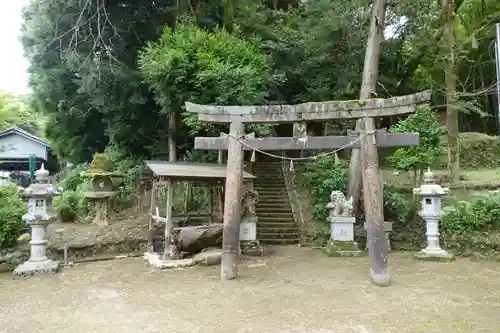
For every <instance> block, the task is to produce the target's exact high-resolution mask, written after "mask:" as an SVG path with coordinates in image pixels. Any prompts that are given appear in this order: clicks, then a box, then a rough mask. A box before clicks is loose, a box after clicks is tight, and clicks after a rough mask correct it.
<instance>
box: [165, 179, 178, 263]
mask: <svg viewBox="0 0 500 333" xmlns="http://www.w3.org/2000/svg"><path fill="white" fill-rule="evenodd" d="M172 183H173V182H172V179H171V178H170V177H168V178H167V206H166V208H167V211H166V219H167V222H166V223H165V253H164V257H165V260H167V259H170V253H171V248H170V247H171V245H172V244H171V241H172V229H173V227H174V226H173V220H172V200H173V194H174V193H173V189H174V188H173V186H172V185H173V184H172ZM172 259H176V258H172Z"/></svg>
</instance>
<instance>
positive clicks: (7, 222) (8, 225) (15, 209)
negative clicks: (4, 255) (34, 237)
mask: <svg viewBox="0 0 500 333" xmlns="http://www.w3.org/2000/svg"><path fill="white" fill-rule="evenodd" d="M26 210H27V207H26V204H25V203H24V202H23V200H22V199H21V197H20V196H19V194H18V188H17V186H5V187H0V249H4V248H7V247H10V246H12V245H14V244H15V243H16V240H17V238H18V237H19V236H20V235H21V234H22V233H23V232H25V231H26V229H27V226H26V224H25V223H24V222H23V221H22V219H21V218H22V216H23V215H24V214H26Z"/></svg>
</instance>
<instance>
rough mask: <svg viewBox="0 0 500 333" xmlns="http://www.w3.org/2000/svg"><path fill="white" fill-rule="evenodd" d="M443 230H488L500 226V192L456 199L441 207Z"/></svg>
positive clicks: (463, 231) (464, 231)
mask: <svg viewBox="0 0 500 333" xmlns="http://www.w3.org/2000/svg"><path fill="white" fill-rule="evenodd" d="M441 225H442V228H443V231H445V232H447V233H449V234H466V233H472V232H488V231H495V230H498V228H499V227H500V193H490V194H485V195H481V196H477V197H475V198H473V199H472V200H470V201H458V202H456V203H455V204H454V205H451V206H448V207H445V208H444V209H443V218H442V224H441Z"/></svg>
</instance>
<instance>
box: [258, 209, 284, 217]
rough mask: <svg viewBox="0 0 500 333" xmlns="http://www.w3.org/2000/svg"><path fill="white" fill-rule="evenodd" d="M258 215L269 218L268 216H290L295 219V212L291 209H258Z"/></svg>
mask: <svg viewBox="0 0 500 333" xmlns="http://www.w3.org/2000/svg"><path fill="white" fill-rule="evenodd" d="M257 216H258V217H259V219H263V218H268V217H290V218H292V219H293V213H292V211H291V210H288V211H284V210H282V211H276V210H267V211H263V210H261V211H257Z"/></svg>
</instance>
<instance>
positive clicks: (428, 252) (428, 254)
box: [414, 249, 455, 262]
mask: <svg viewBox="0 0 500 333" xmlns="http://www.w3.org/2000/svg"><path fill="white" fill-rule="evenodd" d="M414 257H415V259H419V260H427V261H443V262H449V261H454V260H455V256H454V255H453V254H451V253H449V252H448V251H446V250H443V249H436V250H434V249H423V250H422V251H420V252H418V253H416V254H415V255H414Z"/></svg>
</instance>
